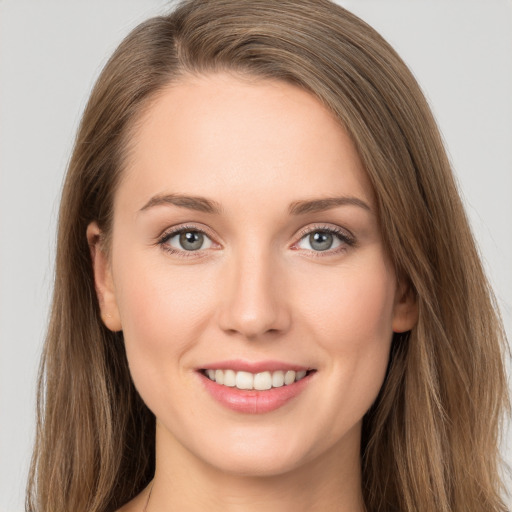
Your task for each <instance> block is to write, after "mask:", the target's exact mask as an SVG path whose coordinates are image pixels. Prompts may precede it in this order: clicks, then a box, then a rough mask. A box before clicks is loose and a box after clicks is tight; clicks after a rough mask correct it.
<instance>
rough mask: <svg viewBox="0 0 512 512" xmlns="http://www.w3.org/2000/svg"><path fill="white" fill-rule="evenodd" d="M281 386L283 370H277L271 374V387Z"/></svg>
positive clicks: (282, 383)
mask: <svg viewBox="0 0 512 512" xmlns="http://www.w3.org/2000/svg"><path fill="white" fill-rule="evenodd" d="M281 386H284V372H282V371H281V370H279V371H277V372H274V373H273V374H272V387H273V388H280V387H281Z"/></svg>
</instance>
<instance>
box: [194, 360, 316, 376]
mask: <svg viewBox="0 0 512 512" xmlns="http://www.w3.org/2000/svg"><path fill="white" fill-rule="evenodd" d="M199 369H200V370H234V371H236V372H249V373H261V372H275V371H278V370H283V371H288V370H293V371H296V372H300V371H307V370H311V369H312V368H311V367H309V366H303V365H300V364H293V363H285V362H283V361H271V360H267V361H244V360H242V359H230V360H226V361H215V362H213V363H208V364H206V365H205V366H201V367H200V368H199Z"/></svg>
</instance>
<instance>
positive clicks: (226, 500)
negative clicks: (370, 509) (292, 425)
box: [147, 429, 365, 512]
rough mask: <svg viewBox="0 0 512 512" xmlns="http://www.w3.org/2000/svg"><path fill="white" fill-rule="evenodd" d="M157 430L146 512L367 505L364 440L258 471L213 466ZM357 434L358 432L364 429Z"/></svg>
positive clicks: (275, 511)
mask: <svg viewBox="0 0 512 512" xmlns="http://www.w3.org/2000/svg"><path fill="white" fill-rule="evenodd" d="M158 430H159V429H157V465H156V472H155V479H154V482H153V488H152V494H151V500H150V503H149V506H148V509H147V512H155V511H156V512H171V511H176V510H187V511H190V512H194V511H196V510H197V511H203V510H208V511H210V512H217V511H218V512H221V511H222V512H242V511H243V512H253V511H261V510H265V511H267V512H306V511H310V510H322V511H323V512H363V511H364V510H365V508H364V504H363V499H362V494H361V466H360V459H359V444H358V443H354V442H353V439H352V440H351V442H350V443H344V446H342V445H341V444H340V446H334V447H333V449H332V450H330V451H329V453H327V454H324V455H322V456H321V457H318V458H316V459H313V460H310V461H308V462H306V463H305V464H301V465H300V466H298V467H295V468H292V469H290V470H289V471H284V472H282V473H280V474H275V475H263V476H261V475H258V476H254V475H240V474H239V473H230V472H227V471H221V470H219V469H218V468H215V467H212V466H211V465H208V464H207V463H205V462H204V461H202V460H200V459H198V458H197V457H196V456H195V455H194V454H192V453H191V452H189V451H188V450H187V449H186V448H184V447H183V446H182V445H180V444H179V443H177V442H169V440H168V439H167V438H166V439H165V440H162V439H161V437H163V436H161V435H159V433H158ZM354 434H355V435H356V436H357V437H358V438H359V431H358V432H355V433H354ZM165 437H166V436H165ZM347 445H348V446H349V447H350V449H349V450H347V449H346V447H347ZM354 447H355V448H356V449H354Z"/></svg>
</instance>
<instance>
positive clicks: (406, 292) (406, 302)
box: [393, 284, 418, 333]
mask: <svg viewBox="0 0 512 512" xmlns="http://www.w3.org/2000/svg"><path fill="white" fill-rule="evenodd" d="M417 322H418V301H417V299H416V295H415V293H414V292H413V290H412V289H411V287H410V286H407V285H405V284H403V285H400V284H399V285H398V288H397V292H396V298H395V306H394V310H393V332H395V333H400V332H407V331H410V330H411V329H412V328H413V327H414V326H415V325H416V323H417Z"/></svg>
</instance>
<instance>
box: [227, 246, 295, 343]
mask: <svg viewBox="0 0 512 512" xmlns="http://www.w3.org/2000/svg"><path fill="white" fill-rule="evenodd" d="M226 266H227V272H226V274H225V276H227V278H226V279H225V282H224V283H223V286H222V291H221V293H222V300H221V307H220V311H219V317H218V319H219V326H220V328H221V329H222V330H223V331H225V332H226V333H228V334H231V335H233V334H238V335H240V336H242V337H243V338H246V339H251V340H254V339H258V338H262V337H269V336H270V337H275V335H278V334H282V333H284V332H286V331H287V330H288V329H289V327H290V323H291V312H290V308H289V300H288V299H289V298H288V297H287V296H286V292H285V290H284V289H283V288H284V281H285V279H284V274H283V269H282V268H279V263H278V262H277V261H276V259H275V258H272V256H271V255H270V254H269V253H267V252H264V251H256V250H250V249H249V250H246V251H241V252H240V253H239V254H236V255H234V257H233V258H232V259H231V261H230V262H229V263H227V265H226Z"/></svg>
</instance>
